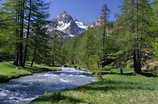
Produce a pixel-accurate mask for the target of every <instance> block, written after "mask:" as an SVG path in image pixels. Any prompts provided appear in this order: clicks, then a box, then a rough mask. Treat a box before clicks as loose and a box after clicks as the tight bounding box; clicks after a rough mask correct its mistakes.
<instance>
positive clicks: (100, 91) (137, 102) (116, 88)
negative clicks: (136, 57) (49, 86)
mask: <svg viewBox="0 0 158 104" xmlns="http://www.w3.org/2000/svg"><path fill="white" fill-rule="evenodd" d="M103 78H104V80H103V81H98V82H96V83H93V84H89V85H86V86H83V87H80V88H77V89H74V90H65V91H61V92H56V93H49V94H45V95H44V96H41V97H39V98H38V99H36V100H35V101H33V102H32V103H31V104H157V102H158V98H157V96H158V78H147V77H144V76H139V75H137V76H126V75H104V76H103Z"/></svg>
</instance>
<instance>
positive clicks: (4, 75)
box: [0, 62, 59, 83]
mask: <svg viewBox="0 0 158 104" xmlns="http://www.w3.org/2000/svg"><path fill="white" fill-rule="evenodd" d="M56 70H59V69H58V68H54V67H48V66H44V65H35V66H34V67H32V68H31V67H26V68H21V67H16V66H14V65H13V64H12V62H0V83H1V82H7V81H9V80H10V79H13V78H17V77H20V76H24V75H30V74H32V73H35V72H41V71H56Z"/></svg>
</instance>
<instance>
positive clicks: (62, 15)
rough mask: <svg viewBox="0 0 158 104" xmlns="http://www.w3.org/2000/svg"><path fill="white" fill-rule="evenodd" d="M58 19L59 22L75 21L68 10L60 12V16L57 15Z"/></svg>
mask: <svg viewBox="0 0 158 104" xmlns="http://www.w3.org/2000/svg"><path fill="white" fill-rule="evenodd" d="M56 19H57V21H59V22H61V21H62V22H65V23H68V22H71V21H73V18H72V16H71V15H69V14H68V13H67V12H66V11H64V12H62V13H60V14H59V15H58V16H57V18H56Z"/></svg>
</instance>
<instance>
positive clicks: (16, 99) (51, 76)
mask: <svg viewBox="0 0 158 104" xmlns="http://www.w3.org/2000/svg"><path fill="white" fill-rule="evenodd" d="M61 69H62V70H61V71H55V72H54V71H49V72H42V73H36V74H33V75H30V76H25V77H21V78H18V79H13V80H11V81H9V82H8V83H4V84H0V104H27V103H29V102H30V101H32V100H34V99H35V98H37V97H38V96H40V95H42V94H44V93H47V92H53V91H59V90H63V89H73V88H76V87H79V86H82V85H85V84H88V83H92V82H95V81H96V80H97V79H96V78H95V77H92V76H91V73H88V72H84V71H81V70H76V69H75V68H65V67H61Z"/></svg>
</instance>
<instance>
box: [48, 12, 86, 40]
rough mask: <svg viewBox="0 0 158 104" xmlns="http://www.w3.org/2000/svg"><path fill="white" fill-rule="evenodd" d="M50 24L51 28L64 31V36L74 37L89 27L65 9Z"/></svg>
mask: <svg viewBox="0 0 158 104" xmlns="http://www.w3.org/2000/svg"><path fill="white" fill-rule="evenodd" d="M50 26H51V27H50ZM50 26H49V29H50V30H52V31H53V30H58V31H60V32H61V33H63V35H64V37H74V36H75V35H79V34H81V33H83V32H84V31H86V30H87V29H88V26H87V25H85V24H84V23H83V22H80V21H78V20H76V19H73V18H72V16H71V15H69V14H68V13H67V12H65V11H64V12H62V13H60V14H59V15H58V16H57V17H56V18H55V19H53V20H52V21H51V25H50Z"/></svg>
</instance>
